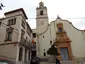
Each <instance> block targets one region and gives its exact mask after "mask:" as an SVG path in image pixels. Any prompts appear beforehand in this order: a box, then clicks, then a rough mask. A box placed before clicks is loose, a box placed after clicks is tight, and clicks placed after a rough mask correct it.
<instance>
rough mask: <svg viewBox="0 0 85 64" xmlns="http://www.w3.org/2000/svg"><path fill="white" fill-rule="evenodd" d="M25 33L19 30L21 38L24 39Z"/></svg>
mask: <svg viewBox="0 0 85 64" xmlns="http://www.w3.org/2000/svg"><path fill="white" fill-rule="evenodd" d="M24 34H25V31H24V30H23V29H21V38H24Z"/></svg>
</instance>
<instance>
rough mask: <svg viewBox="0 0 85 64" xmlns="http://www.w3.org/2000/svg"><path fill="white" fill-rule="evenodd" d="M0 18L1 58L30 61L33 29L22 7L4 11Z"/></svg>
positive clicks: (22, 61) (22, 62) (17, 61)
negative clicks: (2, 16) (3, 16)
mask: <svg viewBox="0 0 85 64" xmlns="http://www.w3.org/2000/svg"><path fill="white" fill-rule="evenodd" d="M4 15H5V18H2V19H0V23H1V24H0V58H3V57H4V58H6V59H8V60H11V61H14V63H15V64H25V63H29V61H30V59H31V41H32V30H31V28H30V26H29V24H28V23H27V22H26V20H27V16H26V14H25V12H24V10H23V9H22V8H20V9H16V10H13V11H9V12H6V13H4Z"/></svg>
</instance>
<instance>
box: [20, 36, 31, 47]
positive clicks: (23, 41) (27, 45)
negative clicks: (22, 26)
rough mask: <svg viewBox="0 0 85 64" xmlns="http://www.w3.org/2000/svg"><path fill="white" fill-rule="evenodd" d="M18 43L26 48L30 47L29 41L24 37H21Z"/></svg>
mask: <svg viewBox="0 0 85 64" xmlns="http://www.w3.org/2000/svg"><path fill="white" fill-rule="evenodd" d="M20 45H22V46H25V47H27V48H32V45H31V43H30V42H28V41H27V40H26V39H25V38H22V37H21V41H20Z"/></svg>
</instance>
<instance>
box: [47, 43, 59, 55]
mask: <svg viewBox="0 0 85 64" xmlns="http://www.w3.org/2000/svg"><path fill="white" fill-rule="evenodd" d="M47 54H49V55H56V56H58V55H60V54H59V53H58V50H57V48H55V47H54V45H52V46H51V48H49V50H48V51H47Z"/></svg>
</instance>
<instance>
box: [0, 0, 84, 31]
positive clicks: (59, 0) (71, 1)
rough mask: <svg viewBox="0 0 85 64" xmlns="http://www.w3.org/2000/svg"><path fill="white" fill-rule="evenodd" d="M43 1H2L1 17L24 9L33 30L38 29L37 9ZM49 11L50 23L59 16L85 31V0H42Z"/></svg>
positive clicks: (0, 0)
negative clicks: (12, 11)
mask: <svg viewBox="0 0 85 64" xmlns="http://www.w3.org/2000/svg"><path fill="white" fill-rule="evenodd" d="M40 1H41V0H0V3H3V4H4V6H6V7H4V8H3V10H0V17H2V16H3V13H5V12H8V11H11V10H15V9H18V8H23V9H24V10H25V13H26V15H27V17H28V20H27V21H28V23H29V25H30V26H31V28H32V29H33V28H35V27H36V19H35V18H36V7H38V6H39V2H40ZM42 1H43V2H44V5H45V6H46V7H47V9H48V17H49V22H51V21H53V20H55V19H56V18H57V16H60V17H61V18H62V19H65V20H69V21H70V22H72V24H73V25H74V26H75V27H76V28H78V29H85V7H84V6H85V0H42Z"/></svg>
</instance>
